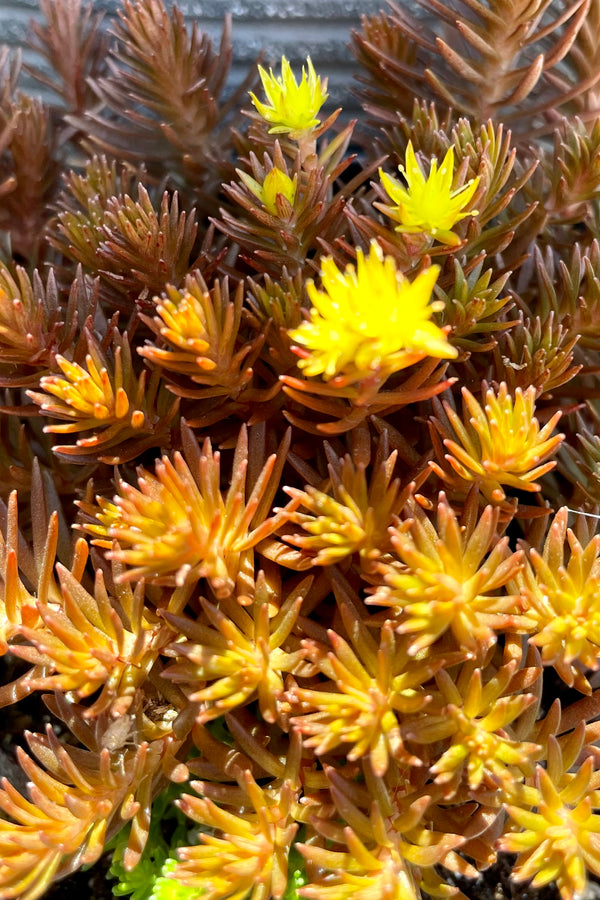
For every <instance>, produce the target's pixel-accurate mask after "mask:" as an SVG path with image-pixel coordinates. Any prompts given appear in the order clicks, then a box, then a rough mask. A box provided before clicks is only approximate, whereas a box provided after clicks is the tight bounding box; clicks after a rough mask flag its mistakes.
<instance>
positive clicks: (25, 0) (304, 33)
mask: <svg viewBox="0 0 600 900" xmlns="http://www.w3.org/2000/svg"><path fill="white" fill-rule="evenodd" d="M94 6H95V8H97V9H102V10H106V11H107V13H108V14H111V13H114V11H115V10H116V9H117V8H118V7H119V4H118V2H117V0H95V2H94ZM178 6H179V7H180V9H181V10H182V11H183V12H184V14H185V16H186V18H187V19H188V20H189V21H193V20H196V21H198V23H199V24H200V27H201V28H202V29H203V30H204V31H206V32H207V33H208V34H210V35H211V36H213V37H214V38H215V39H216V40H218V38H219V36H220V33H221V29H222V24H223V19H224V16H225V14H226V13H227V12H230V13H231V15H232V17H233V34H232V38H233V45H234V57H235V61H234V65H233V68H232V72H231V85H232V86H235V85H236V84H237V83H239V82H240V81H241V80H242V78H243V76H244V75H245V73H246V72H247V71H248V68H249V67H250V66H251V65H253V63H254V61H255V60H256V58H257V56H258V54H259V53H260V51H261V50H264V51H265V52H266V59H267V61H268V62H270V63H277V62H278V60H279V58H280V57H281V55H282V54H285V56H287V58H288V59H289V60H290V62H292V63H293V64H296V65H297V66H298V67H299V66H300V65H301V63H302V62H303V61H304V60H305V59H306V56H307V55H309V54H310V56H311V58H312V61H313V64H314V66H315V68H316V70H317V72H318V73H319V74H321V75H322V76H324V77H327V78H328V79H329V93H330V102H329V104H328V106H330V108H333V107H334V106H340V105H341V106H343V107H344V109H345V111H346V112H347V113H348V112H354V111H356V109H357V101H356V99H355V98H354V97H353V96H352V94H351V89H352V86H353V74H354V72H355V71H356V64H355V62H354V57H353V56H352V54H351V52H350V50H349V49H348V42H349V40H350V31H351V29H353V28H359V27H360V17H361V14H362V13H368V14H372V13H376V12H378V11H379V9H380V8H382V7H384V6H385V0H374V2H370V0H341V2H340V0H179V3H178ZM32 17H38V9H37V0H0V43H4V44H8V45H10V46H12V47H17V46H22V44H23V40H24V36H25V33H26V29H27V23H28V21H29V20H30V19H31V18H32ZM24 60H25V61H28V62H34V61H36V60H34V59H33V57H32V55H31V53H30V52H29V51H27V50H25V51H24ZM23 86H24V88H26V89H27V90H29V89H30V88H31V86H32V83H31V81H30V80H28V79H27V78H26V77H23ZM35 90H36V91H37V92H40V88H39V87H37V86H36V87H35Z"/></svg>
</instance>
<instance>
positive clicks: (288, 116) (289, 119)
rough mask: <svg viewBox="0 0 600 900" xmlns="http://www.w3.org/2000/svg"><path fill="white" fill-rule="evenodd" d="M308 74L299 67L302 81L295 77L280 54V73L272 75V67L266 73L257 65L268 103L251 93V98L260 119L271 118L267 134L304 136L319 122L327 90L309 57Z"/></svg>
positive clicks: (325, 83)
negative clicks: (319, 114)
mask: <svg viewBox="0 0 600 900" xmlns="http://www.w3.org/2000/svg"><path fill="white" fill-rule="evenodd" d="M306 63H307V67H308V77H307V74H306V70H305V68H304V66H303V67H302V81H301V82H300V84H298V82H297V81H296V78H295V76H294V73H293V72H292V69H291V66H290V64H289V62H288V61H287V59H286V58H285V56H282V57H281V75H280V76H278V75H274V74H273V69H269V72H268V73H267V72H266V71H265V69H263V67H262V66H259V67H258V71H259V74H260V78H261V81H262V84H263V88H264V91H265V94H266V96H267V100H268V101H269V104H270V105H269V104H267V103H261V101H260V100H258V99H257V97H256V96H255V95H254V94H253V93H250V98H251V100H252V102H253V104H254V106H255V107H256V109H257V110H258V112H259V113H260V114H261V116H262V117H263V119H265V120H266V121H267V122H270V123H271V125H272V127H271V128H269V134H289V135H290V137H291V138H294V139H297V138H300V137H303V136H304V135H306V134H308V133H309V132H310V131H312V130H313V128H315V127H316V126H317V125H318V124H319V119H317V113H318V112H319V110H320V109H321V107H322V105H323V103H324V102H325V101H326V100H327V97H328V96H329V95H328V94H327V92H326V89H327V79H325V80H324V81H323V83H321V77H320V76H318V75H317V74H316V72H315V70H314V68H313V64H312V62H311V61H310V57H308V58H307V60H306Z"/></svg>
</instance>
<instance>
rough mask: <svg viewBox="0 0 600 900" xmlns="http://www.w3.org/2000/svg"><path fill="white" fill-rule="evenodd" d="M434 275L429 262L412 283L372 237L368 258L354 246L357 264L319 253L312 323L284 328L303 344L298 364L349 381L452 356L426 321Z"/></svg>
mask: <svg viewBox="0 0 600 900" xmlns="http://www.w3.org/2000/svg"><path fill="white" fill-rule="evenodd" d="M438 273H439V266H431V267H430V268H428V269H426V270H425V271H423V272H420V273H419V274H418V275H417V277H416V278H415V280H414V281H413V282H412V283H411V282H410V281H408V280H407V279H406V278H405V277H404V276H403V275H402V273H401V272H399V271H398V270H397V269H396V264H395V262H394V260H393V259H392V258H391V257H386V258H384V256H383V251H382V249H381V247H380V246H379V244H378V243H377V242H376V241H372V242H371V249H370V252H369V255H368V256H367V257H365V256H364V254H363V253H362V251H361V250H360V249H359V250H358V251H357V265H356V267H355V266H353V265H348V266H346V269H345V271H344V272H341V271H340V270H339V269H338V267H337V266H336V264H335V262H334V261H333V259H331V258H330V257H327V258H325V259H323V261H322V268H321V281H322V285H323V288H324V290H318V289H317V288H316V287H315V285H314V283H313V282H312V281H309V282H308V283H307V290H308V294H309V297H310V299H311V301H312V303H313V308H312V309H311V311H310V321H307V322H303V323H302V324H301V325H300V326H299V327H298V328H296V329H294V330H293V331H290V332H289V334H290V336H291V338H292V340H294V341H296V342H297V343H298V344H301V345H302V346H303V348H306V349H300V350H298V351H297V352H298V355H299V356H301V357H302V358H301V360H300V363H299V365H300V368H302V369H304V371H305V372H306V374H307V375H309V376H311V375H321V374H322V375H323V377H324V378H325V380H326V381H329V380H330V379H331V378H333V377H334V376H336V375H343V376H345V380H346V381H347V382H349V381H360V380H362V379H364V378H367V377H369V376H372V375H373V374H379V375H383V377H384V378H387V377H388V376H389V375H391V374H392V373H393V372H397V371H398V370H400V369H404V368H406V366H410V365H412V364H413V363H416V362H419V361H420V360H422V359H423V358H424V357H426V356H436V357H441V358H445V359H448V358H452V357H455V356H456V355H457V351H456V350H455V348H454V347H452V346H451V345H450V344H449V343H448V341H447V340H446V336H445V333H444V331H443V330H442V329H441V328H438V326H437V325H435V324H434V323H433V322H431V321H430V318H431V314H432V313H433V312H436V311H437V310H439V308H440V307H439V302H438V301H435V302H433V303H430V302H429V301H430V299H431V292H432V290H433V286H434V284H435V281H436V278H437V276H438Z"/></svg>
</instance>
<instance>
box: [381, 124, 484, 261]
mask: <svg viewBox="0 0 600 900" xmlns="http://www.w3.org/2000/svg"><path fill="white" fill-rule="evenodd" d="M398 168H399V170H400V172H402V174H403V175H404V178H405V179H406V186H404V185H403V184H402V183H401V182H400V181H398V180H397V179H396V178H393V177H392V176H391V175H387V174H386V173H385V172H384V171H382V169H380V170H379V177H380V178H381V182H382V184H383V186H384V188H385V190H386V193H387V194H388V196H389V197H390V199H391V200H392V201H393V203H394V205H386V204H383V203H376V204H375V206H377V208H378V209H380V210H381V211H382V212H384V213H385V214H386V215H387V216H389V217H390V218H391V219H393V220H394V221H395V222H398V223H399V224H398V225H397V226H396V231H401V232H404V233H405V234H429V235H431V237H433V238H435V239H436V240H438V241H440V243H442V244H447V245H448V246H449V247H458V246H459V245H460V243H461V240H460V238H459V237H458V235H456V234H455V233H454V232H453V231H452V229H453V227H454V226H455V225H456V223H457V222H460V220H461V219H464V218H465V216H476V215H477V210H474V209H472V210H468V211H467V212H463V210H464V209H465V207H466V206H468V204H469V203H470V202H471V200H472V198H473V195H474V193H475V191H476V190H477V186H478V184H479V177H477V178H473V179H471V181H469V182H467V184H465V185H463V186H462V187H460V188H458V189H457V190H452V181H453V179H454V148H453V147H450V149H449V150H448V152H447V153H446V155H445V157H444V159H443V161H442V165H441V166H440V168H439V169H438V163H437V159H435V157H434V158H433V159H432V160H431V168H430V171H429V176H428V178H425V175H424V174H423V171H422V169H421V166H420V164H419V163H418V161H417V158H416V156H415V152H414V150H413V146H412V143H411V142H410V141H409V143H408V147H407V148H406V157H405V164H404V165H403V166H399V167H398Z"/></svg>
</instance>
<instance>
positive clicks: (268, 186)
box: [238, 166, 298, 216]
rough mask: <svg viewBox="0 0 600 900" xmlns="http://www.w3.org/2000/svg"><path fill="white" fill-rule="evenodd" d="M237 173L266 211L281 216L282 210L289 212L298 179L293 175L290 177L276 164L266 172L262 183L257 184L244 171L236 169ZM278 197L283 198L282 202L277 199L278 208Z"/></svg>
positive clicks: (291, 207) (294, 197)
mask: <svg viewBox="0 0 600 900" xmlns="http://www.w3.org/2000/svg"><path fill="white" fill-rule="evenodd" d="M238 175H239V176H240V178H241V179H242V181H243V182H244V184H245V185H246V187H247V188H248V190H250V191H252V193H253V194H254V196H255V197H258V199H259V200H260V201H261V203H262V204H263V206H264V207H265V209H266V210H267V212H270V213H271V215H272V216H281V212H282V211H284V212H286V213H288V215H289V214H291V212H292V210H293V205H294V200H295V199H296V184H297V180H298V179H297V178H296V176H295V175H294V177H293V178H290V176H289V175H288V174H287V173H286V172H283V171H282V170H281V169H278V168H277V166H274V167H273V168H272V169H271V171H270V172H267V174H266V175H265V180H264V181H263V183H262V184H259V182H258V181H256V179H255V178H252V177H251V176H250V175H247V174H246V173H245V172H241V171H239V170H238ZM278 198H283V203H282V200H281V199H279V208H278V203H277V199H278ZM288 207H289V212H288V209H287V208H288Z"/></svg>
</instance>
